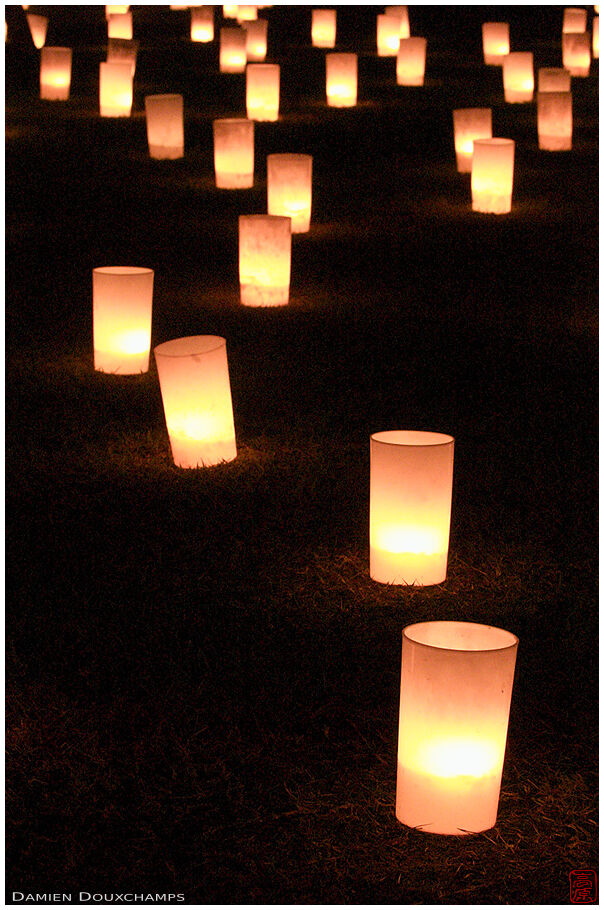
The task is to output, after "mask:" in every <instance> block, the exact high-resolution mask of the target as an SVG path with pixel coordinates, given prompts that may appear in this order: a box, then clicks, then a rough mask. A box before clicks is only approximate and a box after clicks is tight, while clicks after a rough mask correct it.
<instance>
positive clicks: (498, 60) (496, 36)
mask: <svg viewBox="0 0 604 910" xmlns="http://www.w3.org/2000/svg"><path fill="white" fill-rule="evenodd" d="M482 51H483V54H484V62H485V63H486V64H488V65H489V66H497V65H500V64H502V63H503V59H504V57H505V56H507V54H509V52H510V24H509V22H483V23H482Z"/></svg>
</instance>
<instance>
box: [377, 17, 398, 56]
mask: <svg viewBox="0 0 604 910" xmlns="http://www.w3.org/2000/svg"><path fill="white" fill-rule="evenodd" d="M400 40H401V20H400V17H399V16H389V15H387V14H386V13H378V17H377V52H378V57H396V55H397V54H398V46H399V42H400Z"/></svg>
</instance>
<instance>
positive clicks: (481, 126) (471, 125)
mask: <svg viewBox="0 0 604 910" xmlns="http://www.w3.org/2000/svg"><path fill="white" fill-rule="evenodd" d="M453 134H454V137H455V155H456V158H457V170H458V171H459V173H460V174H469V173H470V171H471V170H472V157H473V154H474V140H475V139H491V138H492V136H493V126H492V113H491V108H490V107H464V108H458V110H456V111H453Z"/></svg>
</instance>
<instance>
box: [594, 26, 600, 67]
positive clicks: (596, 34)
mask: <svg viewBox="0 0 604 910" xmlns="http://www.w3.org/2000/svg"><path fill="white" fill-rule="evenodd" d="M592 53H593V58H594V60H599V59H600V17H599V16H594V21H593V34H592Z"/></svg>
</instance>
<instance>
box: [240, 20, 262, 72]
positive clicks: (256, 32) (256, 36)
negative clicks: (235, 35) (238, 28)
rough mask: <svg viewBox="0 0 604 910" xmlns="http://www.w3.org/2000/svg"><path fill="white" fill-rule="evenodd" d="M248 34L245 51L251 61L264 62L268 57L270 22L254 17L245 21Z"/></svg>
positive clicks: (244, 24) (244, 25)
mask: <svg viewBox="0 0 604 910" xmlns="http://www.w3.org/2000/svg"><path fill="white" fill-rule="evenodd" d="M243 27H244V29H245V34H246V42H245V52H246V55H247V59H248V61H249V62H250V63H262V62H263V60H265V59H266V48H267V31H268V22H267V21H266V19H252V20H251V21H250V22H244V23H243Z"/></svg>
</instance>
